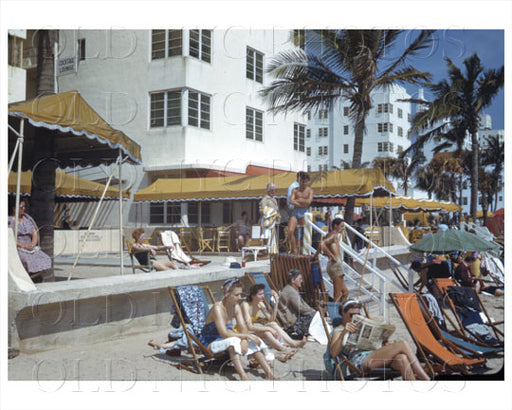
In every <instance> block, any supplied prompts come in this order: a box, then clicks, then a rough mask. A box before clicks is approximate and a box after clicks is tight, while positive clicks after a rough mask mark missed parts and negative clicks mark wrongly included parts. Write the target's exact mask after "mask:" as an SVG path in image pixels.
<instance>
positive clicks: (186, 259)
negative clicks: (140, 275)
mask: <svg viewBox="0 0 512 410" xmlns="http://www.w3.org/2000/svg"><path fill="white" fill-rule="evenodd" d="M160 235H161V237H162V244H163V245H164V246H172V247H173V249H172V250H171V251H170V256H171V258H172V259H174V260H176V261H178V262H181V263H190V262H192V258H191V257H190V256H188V255H187V254H186V253H185V252H184V251H183V249H181V243H180V238H179V236H178V235H177V234H176V232H174V231H163V232H161V233H160Z"/></svg>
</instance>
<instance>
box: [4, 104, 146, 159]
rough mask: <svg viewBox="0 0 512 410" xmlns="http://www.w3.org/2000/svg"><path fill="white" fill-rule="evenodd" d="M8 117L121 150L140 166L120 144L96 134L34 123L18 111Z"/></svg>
mask: <svg viewBox="0 0 512 410" xmlns="http://www.w3.org/2000/svg"><path fill="white" fill-rule="evenodd" d="M9 115H12V116H13V117H20V118H24V119H26V120H28V121H29V122H30V123H31V124H32V125H33V126H34V127H40V128H48V129H50V130H58V131H60V132H63V133H68V132H70V133H72V134H74V135H76V136H85V137H87V138H89V139H90V140H96V141H98V142H99V143H100V144H105V145H108V146H109V147H110V148H112V149H121V151H123V152H124V153H125V154H126V155H128V157H129V158H130V159H131V160H132V161H133V162H135V163H136V164H142V161H141V160H140V159H139V158H136V157H134V156H133V154H132V153H131V152H130V151H128V150H127V149H126V147H125V146H124V145H122V144H112V143H111V142H110V141H109V140H105V139H104V138H101V137H100V136H99V135H98V134H91V133H89V132H87V131H85V130H82V131H77V130H75V129H74V128H73V127H63V126H61V125H59V124H48V123H46V122H43V121H34V120H33V119H31V118H30V117H28V116H27V115H25V114H23V113H21V112H19V111H12V112H9Z"/></svg>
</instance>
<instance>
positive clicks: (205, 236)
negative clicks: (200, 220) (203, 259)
mask: <svg viewBox="0 0 512 410" xmlns="http://www.w3.org/2000/svg"><path fill="white" fill-rule="evenodd" d="M197 241H198V245H199V249H198V251H199V253H202V252H204V251H208V250H209V251H210V252H213V251H214V243H213V231H212V229H208V228H203V227H201V226H200V227H198V228H197Z"/></svg>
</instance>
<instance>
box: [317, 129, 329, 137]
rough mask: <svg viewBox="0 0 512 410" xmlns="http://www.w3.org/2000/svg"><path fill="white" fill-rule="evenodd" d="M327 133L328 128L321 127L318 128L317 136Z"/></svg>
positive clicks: (326, 134) (324, 135)
mask: <svg viewBox="0 0 512 410" xmlns="http://www.w3.org/2000/svg"><path fill="white" fill-rule="evenodd" d="M328 135H329V128H327V127H322V128H319V129H318V136H319V137H327V136H328Z"/></svg>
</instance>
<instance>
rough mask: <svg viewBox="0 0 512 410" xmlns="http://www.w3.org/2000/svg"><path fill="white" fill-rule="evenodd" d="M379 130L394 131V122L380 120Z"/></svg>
mask: <svg viewBox="0 0 512 410" xmlns="http://www.w3.org/2000/svg"><path fill="white" fill-rule="evenodd" d="M377 132H393V124H391V123H389V122H379V123H378V124H377Z"/></svg>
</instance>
